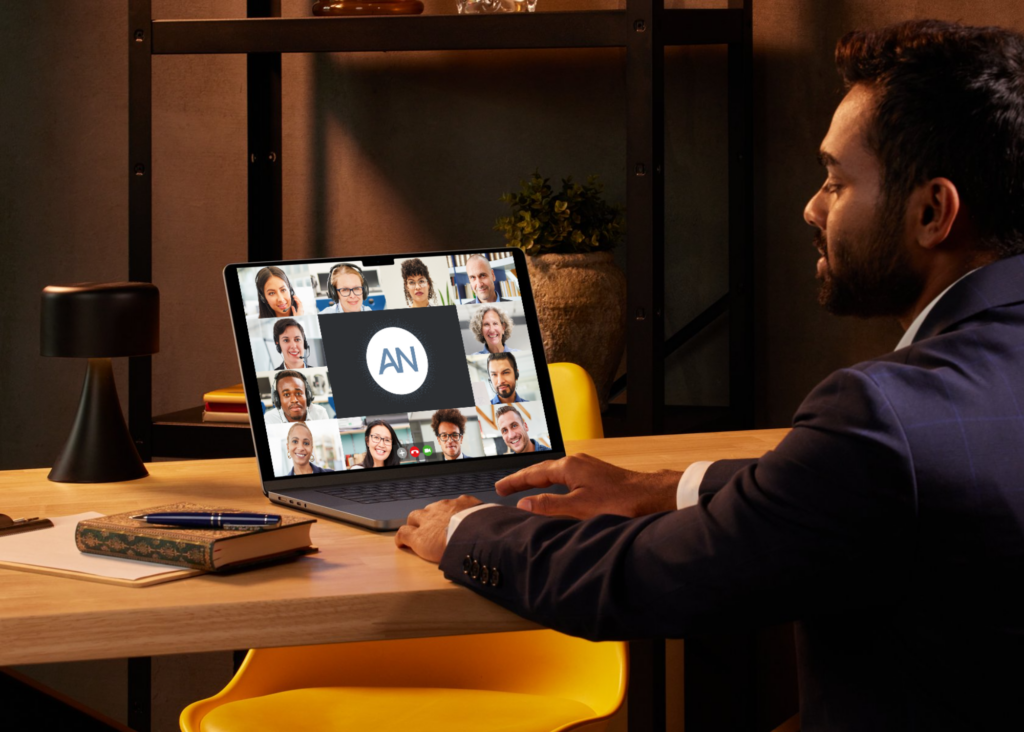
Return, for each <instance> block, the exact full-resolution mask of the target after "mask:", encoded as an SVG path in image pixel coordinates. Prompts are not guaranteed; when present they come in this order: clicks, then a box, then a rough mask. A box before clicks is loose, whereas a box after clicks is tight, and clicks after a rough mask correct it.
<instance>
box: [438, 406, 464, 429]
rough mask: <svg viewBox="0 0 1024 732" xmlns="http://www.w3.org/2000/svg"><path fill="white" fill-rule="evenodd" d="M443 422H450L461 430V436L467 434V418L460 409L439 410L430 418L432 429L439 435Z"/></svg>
mask: <svg viewBox="0 0 1024 732" xmlns="http://www.w3.org/2000/svg"><path fill="white" fill-rule="evenodd" d="M442 422H448V423H450V424H453V425H455V426H456V427H458V428H459V434H460V435H464V434H466V417H465V415H463V414H462V412H460V411H459V410H458V409H438V410H437V411H436V412H434V416H433V417H431V418H430V429H432V430H433V431H434V434H435V435H436V434H437V430H438V429H439V428H440V427H441V423H442Z"/></svg>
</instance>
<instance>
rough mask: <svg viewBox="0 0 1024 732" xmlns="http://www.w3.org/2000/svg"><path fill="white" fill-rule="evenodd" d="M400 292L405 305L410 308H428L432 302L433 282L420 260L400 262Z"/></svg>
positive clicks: (425, 266)
mask: <svg viewBox="0 0 1024 732" xmlns="http://www.w3.org/2000/svg"><path fill="white" fill-rule="evenodd" d="M402 291H403V292H404V293H405V303H406V304H407V305H408V306H409V307H411V308H425V307H429V306H430V303H431V301H432V300H434V281H433V280H432V279H431V278H430V271H429V270H428V269H427V265H425V264H423V260H422V259H407V260H405V261H404V262H402Z"/></svg>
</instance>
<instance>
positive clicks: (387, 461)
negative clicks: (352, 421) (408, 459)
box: [359, 419, 402, 468]
mask: <svg viewBox="0 0 1024 732" xmlns="http://www.w3.org/2000/svg"><path fill="white" fill-rule="evenodd" d="M363 441H364V442H365V443H366V454H365V455H364V456H363V462H362V463H361V464H360V465H359V467H362V468H390V467H392V466H394V465H398V464H399V462H401V461H400V460H399V459H398V448H400V447H401V446H402V443H401V441H400V440H399V439H398V435H397V434H396V433H395V428H394V427H392V426H391V425H390V424H388V423H387V422H385V421H384V420H383V419H378V420H374V421H373V422H370V424H369V425H368V426H367V428H366V433H365V434H364V435H363Z"/></svg>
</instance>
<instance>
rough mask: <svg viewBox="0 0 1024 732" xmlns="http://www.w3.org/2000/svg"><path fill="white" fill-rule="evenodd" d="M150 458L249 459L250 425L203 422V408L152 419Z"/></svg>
mask: <svg viewBox="0 0 1024 732" xmlns="http://www.w3.org/2000/svg"><path fill="white" fill-rule="evenodd" d="M153 454H154V455H159V456H160V457H180V458H190V459H194V460H210V459H216V458H233V457H252V456H254V455H255V454H256V450H255V448H254V447H253V442H252V430H251V429H250V428H249V425H247V424H242V423H239V422H204V421H203V408H202V407H192V408H191V409H183V410H181V411H180V412H170V413H168V414H161V415H158V416H156V417H153Z"/></svg>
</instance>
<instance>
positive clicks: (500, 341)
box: [469, 307, 519, 356]
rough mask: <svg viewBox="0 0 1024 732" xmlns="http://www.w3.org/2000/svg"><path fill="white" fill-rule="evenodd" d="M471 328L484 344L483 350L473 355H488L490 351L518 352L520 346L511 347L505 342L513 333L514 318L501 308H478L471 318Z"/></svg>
mask: <svg viewBox="0 0 1024 732" xmlns="http://www.w3.org/2000/svg"><path fill="white" fill-rule="evenodd" d="M469 329H470V330H471V331H472V332H473V335H475V336H476V339H477V340H478V341H480V342H481V343H483V344H484V349H483V350H482V351H476V352H475V353H472V354H470V355H472V356H486V355H487V354H489V353H518V352H519V349H518V348H509V347H508V346H506V345H505V342H506V341H507V340H508V339H509V337H510V336H511V335H512V319H511V318H510V317H508V313H506V312H505V311H504V310H502V309H501V308H496V307H481V308H477V309H476V310H475V311H474V312H473V315H472V317H471V318H470V319H469Z"/></svg>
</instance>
